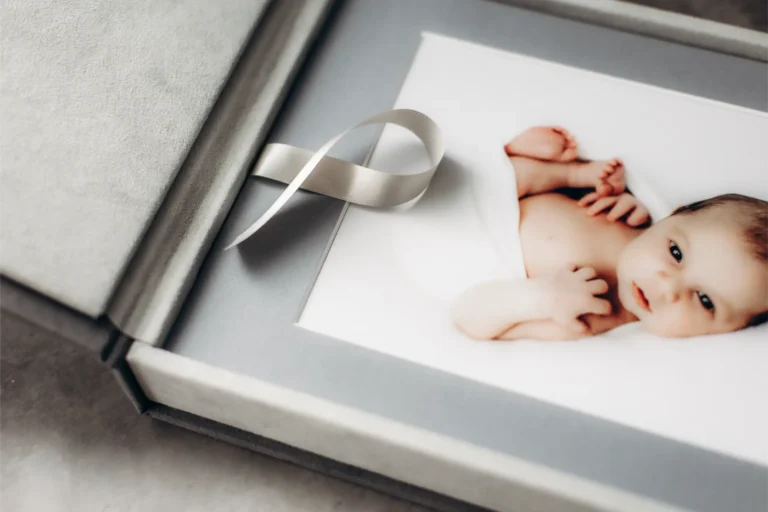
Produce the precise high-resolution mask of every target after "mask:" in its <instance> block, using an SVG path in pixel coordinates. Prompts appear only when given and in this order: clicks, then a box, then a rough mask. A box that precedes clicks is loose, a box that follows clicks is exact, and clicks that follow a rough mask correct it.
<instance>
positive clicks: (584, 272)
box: [575, 267, 597, 281]
mask: <svg viewBox="0 0 768 512" xmlns="http://www.w3.org/2000/svg"><path fill="white" fill-rule="evenodd" d="M575 274H576V276H577V277H578V278H579V279H583V280H584V281H589V280H590V279H594V278H596V277H597V270H595V269H593V268H592V267H583V268H580V269H579V270H577V271H576V272H575Z"/></svg>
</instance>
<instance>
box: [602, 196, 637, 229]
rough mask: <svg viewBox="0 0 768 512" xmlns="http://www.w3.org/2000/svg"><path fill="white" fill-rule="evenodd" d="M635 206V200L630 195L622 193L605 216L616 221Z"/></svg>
mask: <svg viewBox="0 0 768 512" xmlns="http://www.w3.org/2000/svg"><path fill="white" fill-rule="evenodd" d="M635 206H637V202H636V201H635V199H634V198H633V197H632V196H628V195H623V196H621V197H619V200H618V201H616V205H615V206H614V207H613V208H612V209H611V211H610V212H608V215H606V218H607V219H608V220H610V221H612V222H613V221H616V220H619V219H620V218H622V217H623V216H625V215H626V214H628V213H629V212H630V211H631V210H632V209H633V208H634V207H635Z"/></svg>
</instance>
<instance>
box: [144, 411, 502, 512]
mask: <svg viewBox="0 0 768 512" xmlns="http://www.w3.org/2000/svg"><path fill="white" fill-rule="evenodd" d="M147 413H148V414H149V415H150V416H152V417H153V418H157V419H159V420H162V421H166V422H168V423H171V424H173V425H179V426H183V427H184V428H188V429H190V430H192V431H193V432H198V433H201V434H204V435H207V436H211V437H214V438H215V439H221V440H222V441H226V442H228V443H231V444H234V445H236V446H242V447H244V448H248V449H249V450H253V451H256V452H259V453H263V454H266V455H270V456H272V457H275V458H277V459H280V460H285V461H288V462H293V463H295V464H298V465H300V466H302V467H306V468H309V469H314V470H317V471H320V472H322V473H324V474H327V475H331V476H334V477H336V478H340V479H342V480H345V481H348V482H353V483H358V484H362V485H364V486H366V487H370V488H372V489H376V490H379V491H383V492H385V493H387V494H389V495H394V496H398V497H402V498H405V499H407V500H408V501H410V502H413V503H418V504H421V505H424V506H427V507H429V508H431V509H435V510H439V511H441V512H487V511H488V509H481V508H479V507H476V506H474V505H469V504H467V503H464V502H460V501H457V500H454V499H452V498H448V497H445V496H441V495H438V494H435V493H433V492H430V491H425V490H424V489H420V488H418V487H414V486H412V485H408V484H405V483H402V482H398V481H395V480H392V479H390V478H387V477H385V476H382V475H378V474H376V473H371V472H370V471H365V470H363V469H359V468H356V467H354V466H349V465H347V464H342V463H340V462H337V461H334V460H330V459H327V458H325V457H320V456H318V455H315V454H313V453H310V452H307V451H304V450H299V449H297V448H295V447H292V446H287V445H285V444H282V443H279V442H277V441H273V440H270V439H266V438H264V437H261V436H257V435H255V434H252V433H250V432H245V431H242V430H238V429H236V428H233V427H229V426H228V425H223V424H221V423H216V422H214V421H210V420H206V419H204V418H200V417H198V416H194V415H192V414H188V413H185V412H183V411H179V410H175V409H171V408H169V407H165V406H162V405H157V404H154V405H153V406H152V407H150V409H149V410H148V411H147Z"/></svg>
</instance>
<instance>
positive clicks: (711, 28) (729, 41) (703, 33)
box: [494, 0, 768, 61]
mask: <svg viewBox="0 0 768 512" xmlns="http://www.w3.org/2000/svg"><path fill="white" fill-rule="evenodd" d="M494 1H497V2H500V3H504V4H509V5H517V6H520V7H524V8H526V9H531V10H534V11H539V12H544V13H547V14H553V15H556V16H560V17H564V18H568V19H572V20H579V21H585V22H588V23H591V24H594V25H598V26H603V27H609V28H615V29H618V30H622V31H625V32H631V33H634V34H640V35H647V36H652V37H656V38H659V39H664V40H667V41H672V42H676V43H682V44H688V45H691V46H697V47H699V48H706V49H708V50H714V51H717V52H720V53H727V54H730V55H735V56H739V57H746V58H748V59H754V60H760V61H768V35H767V34H764V33H762V32H758V31H756V30H749V29H745V28H741V27H735V26H732V25H726V24H724V23H718V22H715V21H710V20H705V19H702V18H696V17H693V16H688V15H684V14H678V13H675V12H670V11H666V10H660V9H655V8H652V7H647V6H643V5H637V4H631V3H628V2H621V1H618V0H494Z"/></svg>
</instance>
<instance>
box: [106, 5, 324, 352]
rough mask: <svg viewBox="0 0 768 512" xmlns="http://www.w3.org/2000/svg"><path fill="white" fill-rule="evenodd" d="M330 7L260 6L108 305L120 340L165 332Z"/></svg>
mask: <svg viewBox="0 0 768 512" xmlns="http://www.w3.org/2000/svg"><path fill="white" fill-rule="evenodd" d="M330 4H331V2H330V1H329V0H281V1H279V2H275V3H273V4H271V6H270V7H269V8H268V9H267V11H266V13H265V14H264V18H263V20H262V22H261V23H259V25H258V28H257V30H256V32H257V33H256V34H255V36H254V37H253V38H252V39H251V41H250V42H249V44H248V46H247V47H246V49H245V50H244V52H243V55H242V57H241V58H240V60H239V62H238V64H237V66H236V67H235V69H234V71H233V73H232V76H231V77H230V79H229V80H228V82H227V85H226V87H225V88H224V90H223V91H222V94H221V96H220V98H219V100H218V101H217V102H216V106H215V107H214V108H213V111H212V112H211V115H210V117H209V118H208V119H207V120H206V122H205V126H204V127H203V129H202V131H201V133H200V136H199V137H198V139H197V140H196V141H195V144H194V146H193V148H192V150H191V151H190V153H189V156H188V157H187V160H186V161H185V163H184V165H183V167H182V169H181V171H180V172H179V175H178V176H177V178H176V180H175V181H174V183H173V186H172V188H171V190H170V191H169V193H168V195H167V197H166V199H165V201H164V203H163V205H162V206H161V208H160V211H159V212H158V214H157V216H156V217H155V219H154V221H153V222H152V225H151V227H150V229H149V230H148V232H147V235H146V236H145V238H144V240H143V241H142V243H141V246H140V249H139V250H138V251H137V253H136V256H135V257H134V259H133V260H132V261H131V263H130V265H129V267H128V270H127V272H126V274H125V277H124V278H123V280H122V281H121V283H120V286H119V288H118V289H117V291H116V293H115V296H114V298H113V300H112V302H111V303H110V305H109V309H108V311H107V314H108V316H109V318H110V319H111V320H112V321H113V322H114V324H115V325H116V326H117V327H118V328H120V330H121V331H122V332H123V333H124V334H126V335H127V336H130V337H132V338H134V339H139V340H142V341H146V342H147V343H159V342H161V341H162V339H163V338H164V337H165V335H166V334H167V330H168V329H169V328H170V326H171V324H172V323H173V320H174V319H175V317H176V315H177V313H178V310H179V308H180V307H181V303H182V302H183V300H184V298H185V297H186V293H187V292H188V290H189V289H190V287H191V286H192V283H193V281H194V279H195V276H196V274H197V270H198V269H199V267H200V265H201V264H202V261H203V259H204V257H205V254H206V252H207V250H208V248H209V247H210V245H211V243H212V241H213V239H214V238H215V236H216V232H217V231H218V230H219V228H220V227H221V224H222V222H223V221H224V218H225V217H226V215H227V213H228V211H229V208H230V207H231V205H232V203H233V202H234V199H235V197H236V196H237V193H238V191H239V190H240V188H241V187H242V184H243V181H245V179H246V177H247V175H248V171H249V170H250V165H251V162H252V160H253V158H254V156H255V154H256V152H257V149H258V148H259V147H260V145H261V144H262V142H263V141H264V138H265V137H266V136H267V132H268V130H269V128H270V126H271V124H272V121H273V119H274V117H275V114H276V113H277V111H278V109H279V108H280V106H281V104H282V100H283V98H284V96H285V93H286V91H287V89H288V86H289V84H290V83H291V81H292V79H293V77H294V75H295V73H296V71H297V69H298V68H299V67H300V64H301V61H302V59H303V57H304V55H305V54H306V52H307V50H308V49H309V46H310V45H311V43H312V41H313V39H314V36H315V34H316V33H317V30H318V29H319V27H320V26H322V22H323V21H324V19H325V16H326V14H327V11H328V8H329V6H330Z"/></svg>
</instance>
